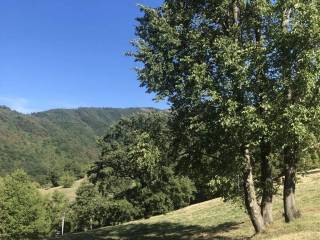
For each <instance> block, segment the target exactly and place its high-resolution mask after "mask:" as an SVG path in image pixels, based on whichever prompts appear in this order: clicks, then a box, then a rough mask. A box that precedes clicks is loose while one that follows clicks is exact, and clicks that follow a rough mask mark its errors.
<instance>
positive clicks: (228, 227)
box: [63, 173, 320, 240]
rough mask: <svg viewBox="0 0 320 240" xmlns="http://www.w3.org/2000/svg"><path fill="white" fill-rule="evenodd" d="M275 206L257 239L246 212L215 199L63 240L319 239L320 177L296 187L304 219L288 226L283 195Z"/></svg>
mask: <svg viewBox="0 0 320 240" xmlns="http://www.w3.org/2000/svg"><path fill="white" fill-rule="evenodd" d="M274 202H275V204H274V220H275V222H274V223H273V224H272V225H271V226H270V227H269V228H268V229H267V231H266V232H265V233H263V234H260V235H256V236H254V231H253V228H252V226H251V223H250V220H249V218H248V217H247V215H246V214H245V213H244V210H243V209H241V208H239V206H236V205H233V204H231V203H224V202H223V201H222V200H221V199H214V200H211V201H207V202H203V203H200V204H197V205H193V206H189V207H186V208H183V209H180V210H178V211H174V212H171V213H168V214H165V215H160V216H155V217H151V218H149V219H144V220H139V221H133V222H130V223H126V224H123V225H119V226H112V227H105V228H101V229H97V230H94V231H91V232H86V233H77V234H68V235H65V236H64V237H63V239H64V240H75V239H77V240H91V239H97V240H103V239H136V240H155V239H157V240H160V239H166V240H167V239H175V240H176V239H190V240H192V239H249V238H250V239H254V240H261V239H274V240H276V239H279V240H288V239H305V240H309V239H311V240H313V239H320V173H314V174H311V175H308V176H306V177H303V178H301V181H300V183H299V185H298V186H297V204H298V207H299V208H300V210H301V213H302V217H301V218H299V219H297V220H296V221H294V222H293V223H290V224H287V223H285V222H284V218H283V216H282V213H283V210H282V199H281V195H278V196H276V198H275V201H274Z"/></svg>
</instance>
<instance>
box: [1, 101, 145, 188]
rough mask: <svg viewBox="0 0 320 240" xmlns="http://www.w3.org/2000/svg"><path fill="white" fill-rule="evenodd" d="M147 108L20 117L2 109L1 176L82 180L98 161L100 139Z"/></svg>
mask: <svg viewBox="0 0 320 240" xmlns="http://www.w3.org/2000/svg"><path fill="white" fill-rule="evenodd" d="M139 111H148V109H139V108H127V109H117V108H79V109H55V110H49V111H45V112H39V113H33V114H21V113H18V112H15V111H11V110H10V109H9V108H7V107H3V106H0V152H1V155H0V175H1V176H4V175H6V174H8V173H10V172H13V171H14V170H15V169H17V168H21V169H24V170H25V171H26V172H27V173H28V174H29V175H30V176H31V177H32V178H33V179H34V180H36V181H38V182H39V183H41V184H42V185H48V186H50V185H53V186H58V185H59V178H60V177H61V175H62V174H63V172H71V173H72V175H74V176H76V177H77V178H80V177H83V176H84V174H85V172H86V170H87V168H88V165H89V164H90V163H91V162H93V161H95V160H97V159H98V158H99V156H98V155H99V152H98V148H97V144H96V139H97V137H98V136H101V135H103V134H105V129H106V128H107V127H108V126H110V125H111V124H112V123H113V122H115V121H117V120H119V119H120V118H121V117H124V116H128V115H130V114H132V113H135V112H139Z"/></svg>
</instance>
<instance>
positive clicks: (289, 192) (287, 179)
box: [283, 147, 301, 222]
mask: <svg viewBox="0 0 320 240" xmlns="http://www.w3.org/2000/svg"><path fill="white" fill-rule="evenodd" d="M284 158H285V159H284V161H285V169H284V185H283V205H284V217H285V221H286V222H291V221H293V220H294V219H295V218H298V217H300V215H301V214H300V211H299V210H298V209H297V207H296V201H295V190H296V166H295V165H296V154H295V151H294V150H293V149H290V148H289V147H287V148H286V149H285V154H284Z"/></svg>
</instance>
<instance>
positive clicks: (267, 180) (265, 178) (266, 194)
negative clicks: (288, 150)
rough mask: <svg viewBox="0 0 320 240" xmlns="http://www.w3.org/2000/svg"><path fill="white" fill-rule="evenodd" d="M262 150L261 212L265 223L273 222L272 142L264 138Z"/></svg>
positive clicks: (261, 145)
mask: <svg viewBox="0 0 320 240" xmlns="http://www.w3.org/2000/svg"><path fill="white" fill-rule="evenodd" d="M260 151H261V183H262V199H261V214H262V218H263V221H264V224H265V225H269V224H271V223H272V222H273V216H272V197H273V179H272V168H271V164H270V161H269V159H268V157H269V156H270V153H271V144H270V142H266V141H264V140H262V142H261V144H260Z"/></svg>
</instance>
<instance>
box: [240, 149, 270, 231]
mask: <svg viewBox="0 0 320 240" xmlns="http://www.w3.org/2000/svg"><path fill="white" fill-rule="evenodd" d="M244 160H245V167H244V169H243V190H244V197H245V206H246V209H247V211H248V214H249V216H250V220H251V222H252V225H253V227H254V229H255V231H256V233H261V232H263V231H264V229H265V225H264V221H263V218H262V215H261V209H260V206H259V204H258V202H257V197H256V192H255V187H254V182H253V174H252V164H251V157H250V151H249V149H248V148H245V149H244Z"/></svg>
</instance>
